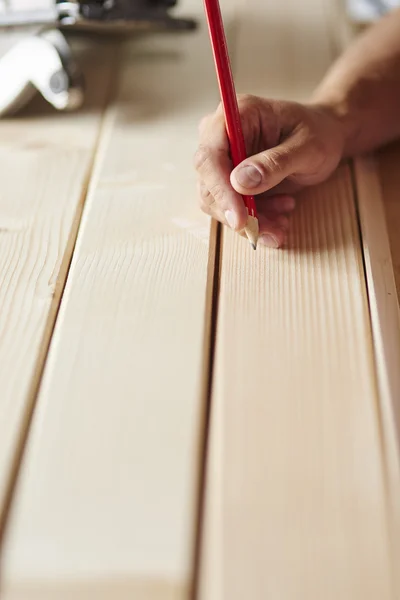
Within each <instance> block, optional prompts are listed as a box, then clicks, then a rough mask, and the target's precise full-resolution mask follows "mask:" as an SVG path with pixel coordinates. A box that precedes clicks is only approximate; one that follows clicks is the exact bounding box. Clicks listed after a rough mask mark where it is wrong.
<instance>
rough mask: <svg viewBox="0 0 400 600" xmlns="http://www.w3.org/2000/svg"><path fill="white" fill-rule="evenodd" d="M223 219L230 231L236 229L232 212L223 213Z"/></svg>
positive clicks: (234, 216)
mask: <svg viewBox="0 0 400 600" xmlns="http://www.w3.org/2000/svg"><path fill="white" fill-rule="evenodd" d="M225 219H226V222H227V223H228V225H229V227H230V228H231V229H236V215H235V213H234V212H233V210H226V211H225Z"/></svg>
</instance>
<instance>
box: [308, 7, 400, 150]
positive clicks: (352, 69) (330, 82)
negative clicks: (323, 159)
mask: <svg viewBox="0 0 400 600" xmlns="http://www.w3.org/2000/svg"><path fill="white" fill-rule="evenodd" d="M312 102H313V103H316V104H319V105H322V106H323V107H326V108H327V109H328V110H330V111H333V112H334V113H335V115H337V116H338V118H339V119H340V122H341V123H342V125H343V131H344V134H345V145H344V155H345V156H351V155H354V154H358V153H361V152H366V151H369V150H372V149H374V148H376V147H378V146H381V145H382V144H384V143H386V142H389V141H391V140H393V139H395V138H397V137H399V136H400V11H395V12H394V13H392V14H390V15H389V16H386V17H385V18H383V19H382V20H381V21H380V22H379V23H377V24H376V25H375V26H373V27H371V29H369V30H368V31H367V32H366V33H364V34H363V35H362V36H360V37H359V38H358V39H357V40H356V41H355V42H354V44H353V45H352V46H351V47H350V48H349V49H348V50H347V51H346V52H345V53H344V54H343V55H342V56H341V57H340V58H339V60H338V61H337V62H336V63H335V64H334V65H333V67H332V68H331V69H330V71H329V72H328V73H327V75H326V77H325V78H324V80H323V81H322V83H321V84H320V86H319V87H318V88H317V90H316V91H315V93H314V95H313V97H312Z"/></svg>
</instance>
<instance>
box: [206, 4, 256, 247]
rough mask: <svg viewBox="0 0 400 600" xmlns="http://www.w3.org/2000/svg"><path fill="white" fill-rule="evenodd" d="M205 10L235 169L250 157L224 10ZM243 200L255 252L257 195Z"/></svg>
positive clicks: (208, 7)
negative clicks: (224, 19)
mask: <svg viewBox="0 0 400 600" xmlns="http://www.w3.org/2000/svg"><path fill="white" fill-rule="evenodd" d="M204 7H205V11H206V17H207V23H208V30H209V33H210V39H211V46H212V50H213V54H214V62H215V68H216V71H217V78H218V84H219V90H220V94H221V100H222V106H223V109H224V115H225V124H226V131H227V134H228V139H229V145H230V149H231V156H232V162H233V166H234V167H236V166H237V165H238V164H240V163H241V162H242V161H243V160H245V158H247V155H246V146H245V142H244V137H243V131H242V125H241V122H240V115H239V108H238V103H237V98H236V91H235V85H234V83H233V77H232V69H231V63H230V60H229V54H228V46H227V43H226V38H225V32H224V25H223V21H222V15H221V9H220V6H219V2H218V0H204ZM243 201H244V203H245V205H246V208H247V211H248V214H249V218H248V221H247V226H246V228H245V231H246V235H247V237H248V239H249V241H250V243H251V245H252V246H253V248H254V250H255V249H256V247H257V240H258V216H257V208H256V203H255V200H254V196H243Z"/></svg>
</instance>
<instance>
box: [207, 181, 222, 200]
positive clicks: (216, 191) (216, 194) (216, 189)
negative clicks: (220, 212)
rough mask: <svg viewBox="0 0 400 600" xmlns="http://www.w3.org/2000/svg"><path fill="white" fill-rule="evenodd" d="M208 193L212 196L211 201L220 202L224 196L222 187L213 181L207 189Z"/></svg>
mask: <svg viewBox="0 0 400 600" xmlns="http://www.w3.org/2000/svg"><path fill="white" fill-rule="evenodd" d="M209 195H210V196H212V198H213V202H218V203H220V202H222V200H223V198H224V195H225V194H224V189H223V187H222V185H220V184H219V183H215V184H213V185H212V186H211V188H210V189H209Z"/></svg>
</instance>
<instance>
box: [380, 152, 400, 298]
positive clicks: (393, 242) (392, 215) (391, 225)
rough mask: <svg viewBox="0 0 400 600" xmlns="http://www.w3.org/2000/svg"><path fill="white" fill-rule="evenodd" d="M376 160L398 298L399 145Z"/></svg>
mask: <svg viewBox="0 0 400 600" xmlns="http://www.w3.org/2000/svg"><path fill="white" fill-rule="evenodd" d="M378 160H379V175H380V181H381V185H382V190H383V202H384V207H385V213H386V222H387V228H388V233H389V242H390V250H391V255H392V263H393V267H394V276H395V281H396V289H397V296H398V298H400V236H399V231H400V168H399V165H400V143H399V142H397V143H395V144H391V145H390V146H387V147H386V148H384V149H383V150H382V151H381V152H380V153H379V155H378Z"/></svg>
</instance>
